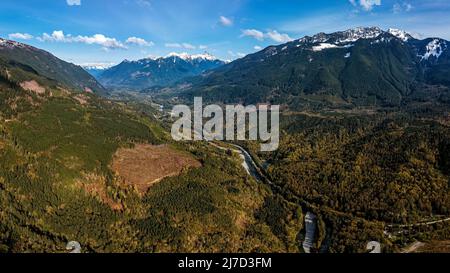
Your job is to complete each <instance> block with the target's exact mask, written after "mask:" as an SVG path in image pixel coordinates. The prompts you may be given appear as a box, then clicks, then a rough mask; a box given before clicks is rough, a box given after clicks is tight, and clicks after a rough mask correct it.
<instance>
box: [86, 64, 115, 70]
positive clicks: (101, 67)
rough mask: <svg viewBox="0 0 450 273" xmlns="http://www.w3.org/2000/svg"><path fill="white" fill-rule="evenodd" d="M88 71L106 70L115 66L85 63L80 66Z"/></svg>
mask: <svg viewBox="0 0 450 273" xmlns="http://www.w3.org/2000/svg"><path fill="white" fill-rule="evenodd" d="M80 66H81V67H82V68H84V69H86V70H106V69H108V68H111V67H112V66H114V64H113V63H84V64H81V65H80Z"/></svg>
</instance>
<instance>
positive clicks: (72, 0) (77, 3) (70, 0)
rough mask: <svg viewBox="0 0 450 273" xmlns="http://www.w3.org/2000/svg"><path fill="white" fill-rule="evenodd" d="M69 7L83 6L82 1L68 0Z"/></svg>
mask: <svg viewBox="0 0 450 273" xmlns="http://www.w3.org/2000/svg"><path fill="white" fill-rule="evenodd" d="M66 2H67V5H69V6H81V0H66Z"/></svg>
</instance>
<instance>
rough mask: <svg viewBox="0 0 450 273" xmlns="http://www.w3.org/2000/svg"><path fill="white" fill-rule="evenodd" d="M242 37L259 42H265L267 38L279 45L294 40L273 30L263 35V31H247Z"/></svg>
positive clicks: (243, 32) (244, 31)
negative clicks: (251, 38)
mask: <svg viewBox="0 0 450 273" xmlns="http://www.w3.org/2000/svg"><path fill="white" fill-rule="evenodd" d="M241 37H253V38H255V39H256V40H258V41H263V40H264V39H265V38H267V39H271V40H273V41H275V42H277V43H287V42H290V41H292V40H293V39H292V38H291V37H289V35H287V34H284V33H279V32H278V31H276V30H271V31H269V32H267V33H263V32H262V31H259V30H256V29H245V30H243V31H242V34H241Z"/></svg>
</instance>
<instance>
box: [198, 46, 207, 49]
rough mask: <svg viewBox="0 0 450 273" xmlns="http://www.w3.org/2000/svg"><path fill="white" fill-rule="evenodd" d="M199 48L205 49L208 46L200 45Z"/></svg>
mask: <svg viewBox="0 0 450 273" xmlns="http://www.w3.org/2000/svg"><path fill="white" fill-rule="evenodd" d="M198 48H199V49H202V50H204V49H207V48H208V46H205V45H199V46H198Z"/></svg>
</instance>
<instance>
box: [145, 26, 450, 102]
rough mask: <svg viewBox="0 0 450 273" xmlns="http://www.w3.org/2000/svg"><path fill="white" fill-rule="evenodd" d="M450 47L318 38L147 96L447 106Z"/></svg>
mask: <svg viewBox="0 0 450 273" xmlns="http://www.w3.org/2000/svg"><path fill="white" fill-rule="evenodd" d="M449 45H450V43H449V42H447V41H445V40H443V39H437V38H436V39H434V38H430V39H424V40H417V39H414V38H413V37H411V36H410V35H408V34H407V33H405V32H403V31H399V30H394V29H390V30H388V31H383V30H381V29H379V28H357V29H350V30H347V31H342V32H336V33H331V34H325V33H319V34H317V35H314V36H312V37H303V38H301V39H298V40H295V41H292V42H289V43H287V44H283V45H279V46H270V47H267V48H266V49H264V50H262V51H260V52H257V53H254V54H250V55H248V56H246V57H244V58H242V59H239V60H236V61H234V62H232V63H230V64H228V65H225V66H223V67H221V68H218V69H216V70H214V71H213V72H212V73H209V74H207V75H203V76H200V77H195V78H191V79H189V80H186V81H184V82H182V83H180V84H179V85H175V86H172V87H171V88H166V89H163V90H162V91H161V90H157V89H149V90H147V91H146V92H150V93H160V95H161V93H162V96H163V97H170V96H167V94H174V96H181V97H182V98H184V99H187V100H192V97H193V96H202V97H203V99H204V100H207V101H214V102H224V103H227V102H230V103H232V102H243V103H246V104H251V103H252V104H254V103H263V102H271V103H276V104H282V105H288V106H289V107H290V108H292V109H301V108H317V107H319V108H320V107H324V106H326V107H352V106H376V105H379V106H397V105H401V104H403V103H405V102H406V101H409V100H415V101H417V100H428V101H431V100H432V101H438V102H448V101H449V98H450V96H449V87H450V83H449V82H448V79H449V78H450V70H449V68H450V50H449V49H448V46H449ZM437 91H439V92H437Z"/></svg>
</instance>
